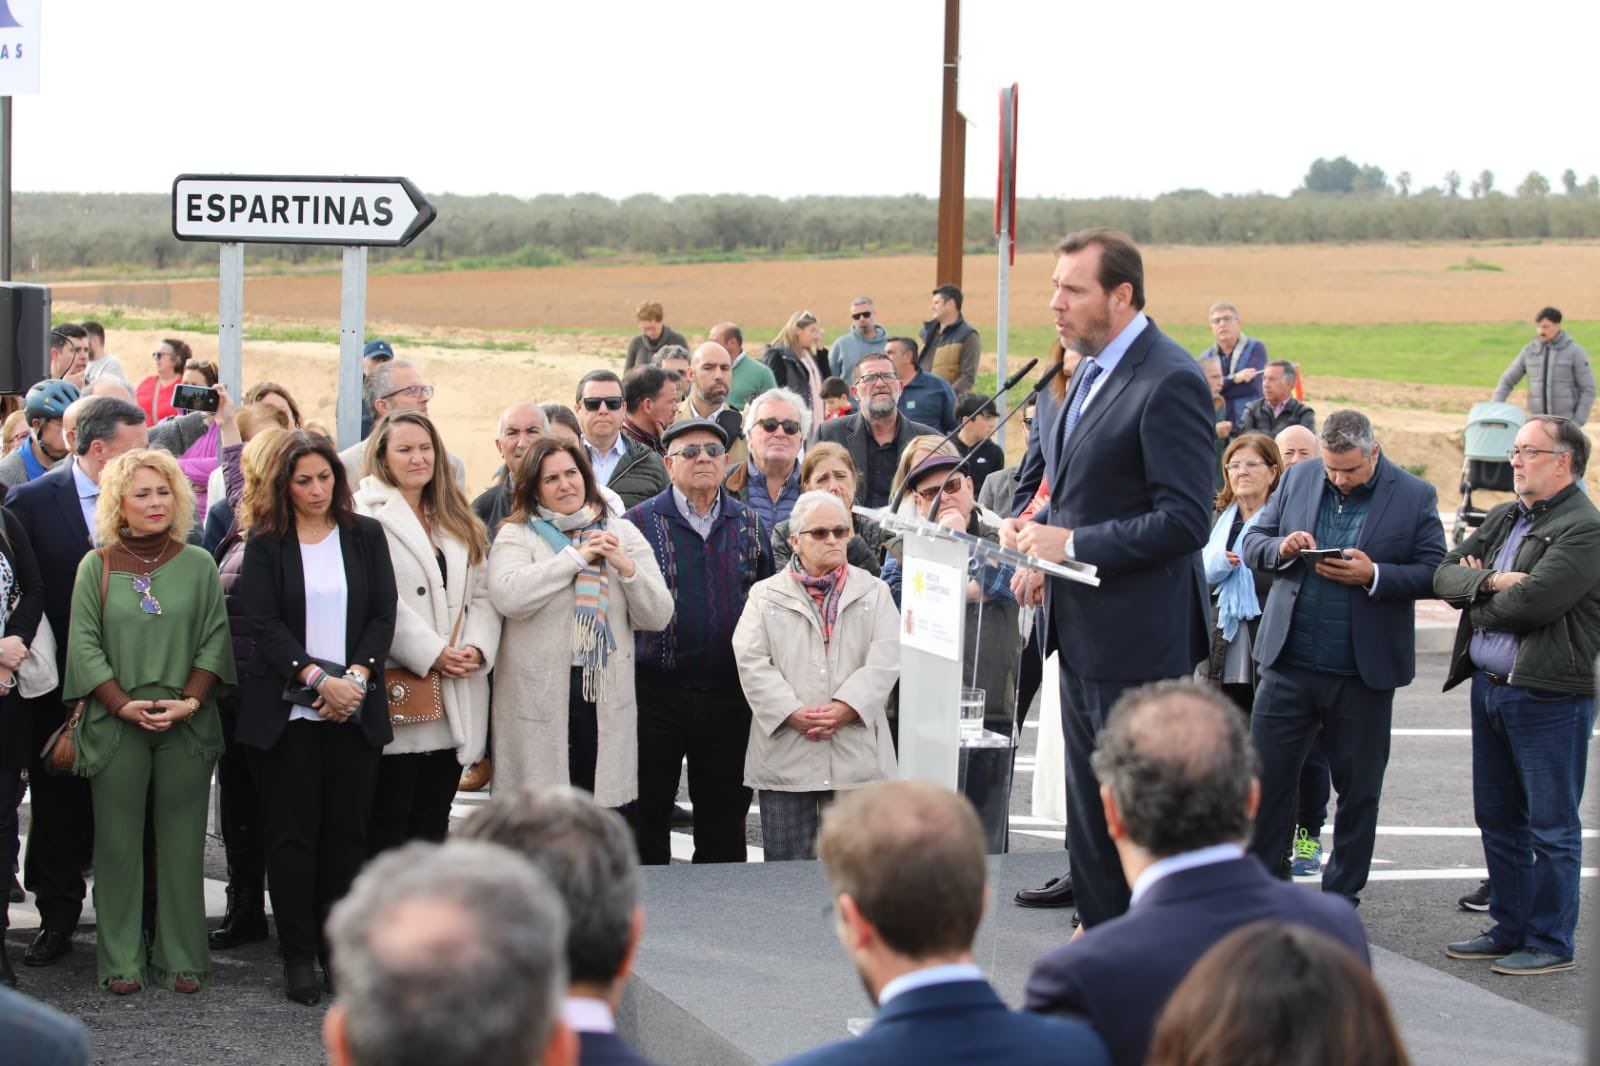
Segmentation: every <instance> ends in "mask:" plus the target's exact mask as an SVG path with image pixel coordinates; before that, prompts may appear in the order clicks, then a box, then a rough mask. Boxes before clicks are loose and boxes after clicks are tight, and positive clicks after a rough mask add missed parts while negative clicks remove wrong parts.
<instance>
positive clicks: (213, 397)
mask: <svg viewBox="0 0 1600 1066" xmlns="http://www.w3.org/2000/svg"><path fill="white" fill-rule="evenodd" d="M221 402H222V397H221V396H219V395H217V390H216V389H213V388H211V387H210V386H209V385H188V384H181V385H179V386H178V387H177V388H175V389H173V390H172V406H174V407H176V408H178V409H179V410H180V411H208V412H210V411H215V410H216V409H217V406H218V405H219V404H220V403H221Z"/></svg>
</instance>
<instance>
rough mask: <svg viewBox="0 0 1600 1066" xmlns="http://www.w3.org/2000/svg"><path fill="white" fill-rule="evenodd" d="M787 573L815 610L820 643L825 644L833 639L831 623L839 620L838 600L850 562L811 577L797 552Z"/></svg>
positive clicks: (840, 597)
mask: <svg viewBox="0 0 1600 1066" xmlns="http://www.w3.org/2000/svg"><path fill="white" fill-rule="evenodd" d="M789 573H790V575H791V576H792V577H793V578H794V579H795V580H796V581H798V582H800V587H801V588H803V589H805V590H806V595H807V596H808V597H810V600H811V609H812V610H813V611H816V612H817V621H818V622H820V623H821V624H822V643H823V645H824V646H826V645H827V643H828V642H829V641H830V640H832V639H833V623H835V622H837V621H838V620H839V601H840V600H841V599H843V598H844V579H845V577H846V576H847V575H848V574H849V573H850V564H849V563H840V564H839V565H838V566H837V567H835V568H834V569H832V570H829V571H828V572H827V573H826V574H823V575H822V576H821V577H812V576H811V575H810V574H808V573H806V572H805V569H804V567H802V566H801V565H800V555H799V553H798V552H797V553H796V554H795V556H794V558H793V560H792V561H791V562H790V564H789Z"/></svg>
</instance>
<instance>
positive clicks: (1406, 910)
mask: <svg viewBox="0 0 1600 1066" xmlns="http://www.w3.org/2000/svg"><path fill="white" fill-rule="evenodd" d="M1418 666H1419V673H1418V678H1417V681H1416V682H1415V683H1414V684H1413V685H1412V686H1411V687H1410V688H1408V689H1405V690H1403V691H1402V692H1401V693H1400V694H1399V696H1398V698H1397V700H1396V707H1395V716H1394V730H1395V735H1394V738H1393V747H1392V753H1391V756H1390V762H1389V771H1388V777H1387V781H1386V787H1385V791H1384V799H1383V807H1382V813H1381V815H1380V819H1379V822H1380V828H1379V835H1378V841H1377V851H1376V855H1375V858H1374V862H1373V881H1372V883H1371V884H1370V885H1369V886H1368V888H1367V891H1366V892H1365V894H1364V895H1363V898H1362V903H1361V916H1362V919H1363V920H1364V921H1365V923H1366V926H1367V932H1368V935H1369V936H1370V938H1371V940H1372V942H1373V943H1375V944H1378V945H1380V946H1382V947H1385V948H1388V949H1390V950H1392V951H1395V952H1397V953H1399V954H1401V955H1405V956H1407V957H1409V958H1412V959H1415V960H1416V961H1418V962H1421V963H1423V964H1425V965H1427V966H1430V967H1433V968H1435V969H1438V970H1440V971H1441V972H1444V973H1447V974H1450V975H1452V976H1455V977H1459V978H1461V979H1463V980H1466V981H1471V982H1473V983H1474V984H1477V985H1480V986H1482V987H1483V988H1486V989H1488V990H1489V991H1491V992H1493V993H1494V994H1496V995H1500V996H1504V997H1506V998H1508V999H1512V1000H1515V1001H1517V1002H1519V1003H1523V1004H1526V1005H1528V1006H1530V1007H1533V1008H1534V1009H1536V1010H1539V1011H1541V1012H1544V1013H1546V1014H1549V1015H1551V1016H1553V1017H1555V1018H1559V1019H1562V1020H1565V1021H1569V1022H1572V1023H1574V1024H1577V1025H1583V1024H1584V1023H1585V1017H1586V1010H1585V1007H1586V1004H1585V989H1586V987H1587V984H1588V976H1587V973H1586V971H1587V969H1588V965H1589V960H1588V959H1587V957H1586V956H1585V954H1584V948H1585V947H1587V946H1589V945H1592V944H1594V943H1595V928H1594V906H1595V902H1596V901H1595V888H1596V881H1595V873H1596V870H1595V867H1596V866H1600V862H1597V861H1596V860H1597V857H1600V855H1597V850H1596V849H1597V840H1596V837H1597V836H1600V809H1597V802H1596V799H1595V795H1594V790H1593V789H1591V790H1589V792H1588V794H1587V795H1586V797H1585V799H1584V803H1583V822H1584V825H1585V826H1587V827H1596V828H1586V829H1585V831H1584V835H1585V839H1584V843H1583V854H1584V875H1585V876H1584V878H1583V904H1582V909H1581V911H1580V920H1579V927H1578V938H1579V944H1580V955H1579V967H1578V969H1577V971H1576V972H1573V973H1564V974H1554V975H1550V976H1546V977H1527V978H1516V977H1502V976H1499V975H1496V974H1493V973H1491V972H1490V970H1489V964H1488V963H1487V962H1459V961H1455V960H1451V959H1447V958H1445V957H1444V954H1443V950H1442V949H1443V946H1444V945H1445V944H1446V943H1447V942H1449V941H1452V940H1457V939H1462V938H1465V937H1468V936H1471V935H1472V934H1474V933H1476V932H1477V931H1478V930H1479V929H1480V928H1481V927H1482V926H1483V925H1485V924H1486V920H1485V916H1483V915H1477V914H1469V913H1466V912H1463V911H1461V910H1460V909H1458V908H1457V906H1456V900H1457V898H1458V897H1460V896H1461V895H1462V894H1464V893H1466V892H1468V891H1470V890H1471V889H1472V888H1473V887H1474V886H1475V885H1476V884H1477V882H1478V879H1479V878H1480V877H1482V876H1484V871H1483V851H1482V847H1481V845H1480V843H1479V839H1478V835H1477V831H1476V829H1475V828H1474V827H1473V820H1472V784H1471V772H1470V744H1471V740H1470V738H1469V736H1468V733H1467V728H1468V714H1467V697H1466V693H1465V690H1464V688H1462V689H1458V690H1456V691H1453V692H1450V693H1441V692H1440V685H1441V683H1442V681H1443V678H1444V672H1445V656H1444V655H1443V654H1438V653H1435V654H1425V655H1422V656H1420V657H1419V664H1418ZM1037 737H1038V728H1037V722H1036V721H1035V720H1032V719H1030V722H1029V726H1028V728H1026V729H1025V730H1024V733H1023V743H1022V749H1021V752H1020V753H1019V758H1018V761H1017V779H1016V782H1015V787H1014V789H1013V792H1012V808H1011V813H1012V822H1011V828H1012V835H1011V846H1012V849H1013V850H1016V851H1022V850H1047V849H1059V848H1060V847H1061V843H1060V841H1061V837H1062V831H1063V826H1061V825H1060V824H1059V823H1054V822H1049V821H1047V820H1045V819H1042V818H1037V817H1035V816H1034V815H1033V811H1032V801H1031V788H1032V777H1033V772H1034V755H1035V750H1036V747H1037ZM1592 766H1593V763H1592V762H1591V767H1592ZM1591 773H1592V771H1591ZM486 798H487V797H486V796H484V795H473V796H469V795H465V794H463V795H461V796H458V798H457V799H458V802H457V814H458V815H465V814H466V813H467V812H469V811H470V810H471V808H472V807H473V806H475V805H477V804H480V803H482V802H484V801H485V800H486ZM23 813H24V819H26V816H27V808H26V805H24V812H23ZM1331 827H1332V820H1331V818H1330V820H1329V831H1330V832H1331ZM1330 839H1331V838H1330V837H1329V836H1328V835H1325V836H1324V845H1325V846H1326V845H1327V844H1328V843H1329V842H1330ZM760 841H761V836H760V826H759V822H758V820H757V817H756V815H755V812H754V810H752V813H751V815H750V844H751V857H752V858H753V859H758V858H759V856H760V850H759V846H760ZM691 850H692V848H691V846H690V843H689V840H688V838H687V837H685V836H681V835H676V836H675V839H674V854H675V855H676V856H677V857H679V858H680V859H686V858H687V857H688V855H689V854H690V852H691ZM225 876H226V875H225V871H224V868H223V862H222V854H221V847H220V844H219V843H218V842H217V841H215V840H212V841H210V845H209V847H208V850H207V860H206V877H207V878H208V885H207V889H208V899H209V901H210V904H211V906H210V907H209V908H208V909H209V910H210V911H211V913H212V914H213V917H220V915H221V913H222V892H221V887H222V882H223V881H224V880H225ZM995 905H996V906H1001V907H1004V906H1011V905H1012V904H1011V902H1010V901H1009V900H997V901H996V903H995ZM11 921H12V929H11V931H10V932H9V934H8V935H7V936H6V950H7V952H8V953H9V954H10V957H11V959H12V962H13V964H14V965H15V966H16V968H17V971H18V973H19V975H20V977H21V986H20V987H21V990H22V991H24V992H26V993H27V994H29V995H31V996H35V997H37V998H39V999H42V1000H44V1001H45V1002H47V1003H50V1004H53V1005H54V1006H56V1007H58V1008H59V1009H61V1010H64V1011H66V1012H68V1013H70V1014H73V1015H75V1016H77V1017H79V1018H81V1019H82V1020H83V1021H84V1023H85V1024H86V1025H87V1026H88V1027H89V1029H90V1033H91V1037H92V1040H93V1046H94V1056H95V1060H96V1061H97V1062H107V1063H120V1062H140V1063H147V1064H154V1063H182V1064H222V1063H252V1064H254V1063H262V1064H265V1063H312V1062H318V1061H321V1059H322V1049H321V1035H320V1029H321V1024H322V1015H323V1010H322V1009H321V1008H306V1007H300V1006H297V1005H295V1004H292V1003H290V1002H289V1001H288V1000H287V999H285V998H284V996H283V991H282V971H281V968H280V965H279V963H278V959H277V955H276V951H275V949H274V947H273V946H272V944H271V943H270V942H269V943H266V944H255V945H251V946H249V947H247V948H244V949H240V950H236V951H230V952H219V953H217V954H216V956H215V958H214V966H215V971H216V977H215V985H214V986H213V987H211V988H208V989H205V990H203V991H202V992H201V993H200V994H198V995H193V996H180V995H177V994H175V993H172V992H168V991H166V990H164V989H153V990H149V991H146V992H143V993H141V994H139V995H135V996H129V997H125V998H124V997H116V996H112V995H111V994H110V993H107V992H104V991H102V990H100V989H99V987H98V986H97V985H96V983H95V963H94V931H93V928H92V927H91V924H90V923H91V921H92V919H91V918H90V917H89V916H87V915H86V917H85V924H84V925H83V926H81V927H80V929H79V932H78V934H77V936H76V938H75V942H74V950H73V952H72V953H71V954H70V955H69V956H67V958H65V959H64V960H62V961H61V962H60V963H58V964H56V965H54V966H51V967H48V968H45V969H32V968H28V967H25V966H22V965H21V964H20V959H21V955H22V951H23V948H24V947H25V946H26V945H27V943H28V940H29V938H30V937H31V935H32V929H31V926H32V925H33V924H34V923H35V922H36V917H35V916H34V914H33V912H32V910H31V906H30V905H27V904H24V905H13V906H12V907H11ZM647 935H648V934H647Z"/></svg>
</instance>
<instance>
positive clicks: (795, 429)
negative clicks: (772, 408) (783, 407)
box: [755, 418, 800, 437]
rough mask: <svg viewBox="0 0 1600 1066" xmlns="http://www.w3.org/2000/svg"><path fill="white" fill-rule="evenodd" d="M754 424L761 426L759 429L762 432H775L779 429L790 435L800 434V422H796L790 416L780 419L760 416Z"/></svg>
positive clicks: (796, 435)
mask: <svg viewBox="0 0 1600 1066" xmlns="http://www.w3.org/2000/svg"><path fill="white" fill-rule="evenodd" d="M755 424H756V425H758V426H760V427H761V431H762V432H763V433H776V432H778V430H780V429H781V430H783V431H784V432H785V433H787V434H788V435H789V436H791V437H798V436H799V435H800V423H799V422H796V421H795V420H794V419H792V418H785V419H781V420H780V419H776V418H762V419H758V420H757V421H756V423H755Z"/></svg>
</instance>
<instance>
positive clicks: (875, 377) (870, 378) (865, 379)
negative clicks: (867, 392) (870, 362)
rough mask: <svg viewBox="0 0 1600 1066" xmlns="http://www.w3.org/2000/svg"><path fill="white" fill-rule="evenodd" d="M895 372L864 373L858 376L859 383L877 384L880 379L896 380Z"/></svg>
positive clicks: (857, 381) (857, 382)
mask: <svg viewBox="0 0 1600 1066" xmlns="http://www.w3.org/2000/svg"><path fill="white" fill-rule="evenodd" d="M894 380H895V375H894V374H862V375H861V376H860V377H858V378H856V384H857V385H876V384H877V383H878V382H880V381H894Z"/></svg>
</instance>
